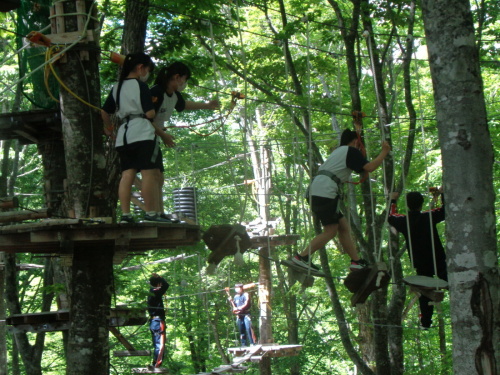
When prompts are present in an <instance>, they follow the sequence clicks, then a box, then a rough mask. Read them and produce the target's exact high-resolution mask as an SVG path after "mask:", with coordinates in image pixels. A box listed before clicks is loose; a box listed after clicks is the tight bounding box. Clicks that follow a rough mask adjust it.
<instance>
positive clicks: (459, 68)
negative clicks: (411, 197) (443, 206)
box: [422, 0, 500, 374]
mask: <svg viewBox="0 0 500 375" xmlns="http://www.w3.org/2000/svg"><path fill="white" fill-rule="evenodd" d="M422 11H423V18H424V26H425V33H426V37H427V48H428V52H429V62H430V67H431V75H432V82H433V86H434V100H435V106H436V116H437V123H438V130H439V142H440V146H441V151H442V158H443V180H444V189H445V192H446V201H447V211H446V223H447V225H446V236H447V249H448V255H447V256H448V279H449V285H450V306H451V320H452V327H453V369H454V373H456V374H496V373H498V363H499V362H498V360H499V350H498V349H499V348H498V345H499V342H500V332H499V331H500V325H499V319H500V311H498V310H499V304H498V298H499V278H498V267H497V255H498V254H497V252H498V249H497V242H496V235H495V211H494V198H495V194H494V190H493V182H492V175H493V174H492V170H493V148H492V143H491V138H490V134H489V130H488V123H487V116H486V107H485V102H484V94H483V83H482V78H481V71H480V67H479V56H478V49H477V46H476V42H475V36H474V26H473V19H472V14H471V9H470V4H469V2H468V1H467V0H441V1H434V0H423V1H422ZM448 207H449V208H448Z"/></svg>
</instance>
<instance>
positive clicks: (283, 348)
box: [227, 344, 302, 362]
mask: <svg viewBox="0 0 500 375" xmlns="http://www.w3.org/2000/svg"><path fill="white" fill-rule="evenodd" d="M256 347H258V349H257V350H253V349H254V348H256ZM301 350H302V345H280V344H266V345H255V346H250V347H237V348H228V349H227V351H228V352H229V353H231V354H233V355H234V356H235V358H234V360H237V358H242V357H245V356H246V355H248V354H249V353H252V356H251V357H250V358H249V360H250V362H259V361H260V360H261V359H262V358H263V357H270V358H276V357H293V356H296V355H299V353H300V351H301Z"/></svg>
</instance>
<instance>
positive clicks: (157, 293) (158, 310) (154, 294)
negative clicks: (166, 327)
mask: <svg viewBox="0 0 500 375" xmlns="http://www.w3.org/2000/svg"><path fill="white" fill-rule="evenodd" d="M160 284H161V285H160V286H159V287H156V286H151V288H150V289H149V293H150V295H149V297H148V312H149V316H150V317H153V316H158V317H160V319H162V320H165V307H164V306H163V295H164V294H165V293H166V291H167V290H168V287H169V284H168V283H167V280H165V279H164V278H161V280H160Z"/></svg>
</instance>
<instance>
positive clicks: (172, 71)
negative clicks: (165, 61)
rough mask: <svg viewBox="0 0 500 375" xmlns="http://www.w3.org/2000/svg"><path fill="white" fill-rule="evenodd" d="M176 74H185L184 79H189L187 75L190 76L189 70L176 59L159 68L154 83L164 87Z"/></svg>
mask: <svg viewBox="0 0 500 375" xmlns="http://www.w3.org/2000/svg"><path fill="white" fill-rule="evenodd" d="M176 74H178V75H180V76H181V77H183V76H186V79H189V77H191V70H190V69H189V67H188V66H187V65H186V64H184V63H182V62H180V61H176V62H174V63H172V64H170V65H169V66H168V67H166V68H161V69H160V71H159V72H158V75H157V76H156V79H155V85H160V86H161V87H163V88H164V89H166V88H167V85H168V82H169V81H170V80H171V79H172V77H173V76H175V75H176Z"/></svg>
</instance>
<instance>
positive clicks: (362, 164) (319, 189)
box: [292, 129, 391, 270]
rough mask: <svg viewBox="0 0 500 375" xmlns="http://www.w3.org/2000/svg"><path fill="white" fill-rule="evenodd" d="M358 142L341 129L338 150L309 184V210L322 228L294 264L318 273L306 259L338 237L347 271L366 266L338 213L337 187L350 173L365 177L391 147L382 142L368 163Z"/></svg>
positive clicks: (338, 193)
mask: <svg viewBox="0 0 500 375" xmlns="http://www.w3.org/2000/svg"><path fill="white" fill-rule="evenodd" d="M360 142H361V141H360V140H359V139H358V135H357V133H356V132H355V131H353V130H349V129H345V130H344V131H343V132H342V135H341V138H340V146H339V147H338V148H337V149H335V150H334V151H333V152H332V153H331V154H330V156H329V157H328V159H327V160H326V161H325V162H324V163H323V164H322V165H321V167H319V170H318V174H317V175H316V176H315V177H314V179H313V180H312V182H311V185H310V186H309V193H308V194H310V196H311V197H310V201H311V210H312V212H313V214H314V215H315V216H316V217H317V218H318V219H319V220H320V222H321V224H322V225H323V232H322V233H320V234H318V235H317V236H316V237H314V238H313V240H312V241H311V242H310V243H309V244H308V245H307V246H306V247H305V248H304V250H303V251H302V252H301V253H298V254H295V256H294V257H293V258H292V261H293V262H294V263H295V264H297V265H299V266H302V267H304V268H309V267H311V268H312V269H314V270H319V269H320V268H319V267H318V266H316V265H314V264H312V263H311V262H310V260H309V255H312V254H314V253H315V252H316V251H317V250H319V249H321V248H322V247H323V246H325V245H326V244H327V243H328V242H329V241H330V240H332V239H333V238H334V237H335V236H336V235H337V234H338V235H339V241H340V244H341V245H342V248H343V249H344V251H345V252H346V253H347V255H349V256H350V258H351V265H350V270H356V269H361V268H364V267H367V266H368V263H367V262H366V261H365V260H364V259H361V258H360V257H359V255H358V250H357V248H356V245H355V244H354V241H353V239H352V237H351V229H350V226H349V223H348V222H347V220H346V218H345V217H344V215H343V214H342V212H340V209H339V200H340V195H341V185H342V184H343V183H344V182H346V181H348V180H349V178H350V177H351V174H352V172H353V171H355V172H358V173H368V172H373V171H374V170H375V169H377V168H378V167H379V166H380V165H381V164H382V161H383V160H384V158H385V157H386V156H387V155H388V154H389V152H390V151H391V147H390V146H389V143H387V142H386V141H384V142H382V150H381V151H380V154H379V155H378V156H377V157H376V158H375V159H373V160H372V161H368V160H366V159H365V157H364V156H363V154H362V153H361V151H360V150H359V148H360V147H361V144H360Z"/></svg>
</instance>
